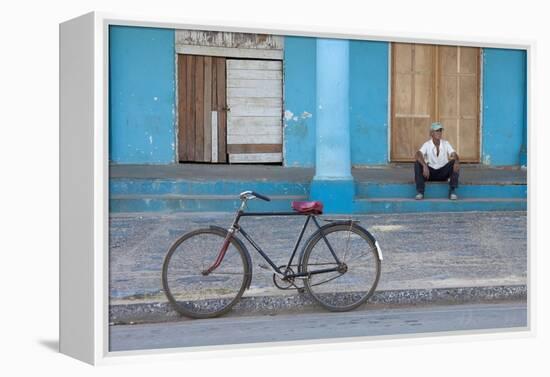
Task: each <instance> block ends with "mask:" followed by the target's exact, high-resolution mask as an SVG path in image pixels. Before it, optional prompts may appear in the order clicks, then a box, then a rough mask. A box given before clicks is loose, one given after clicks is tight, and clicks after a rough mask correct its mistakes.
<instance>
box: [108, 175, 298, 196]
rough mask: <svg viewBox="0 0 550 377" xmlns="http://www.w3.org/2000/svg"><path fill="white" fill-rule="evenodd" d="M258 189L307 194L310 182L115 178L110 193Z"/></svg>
mask: <svg viewBox="0 0 550 377" xmlns="http://www.w3.org/2000/svg"><path fill="white" fill-rule="evenodd" d="M247 190H251V191H257V192H259V193H261V194H264V195H268V196H272V195H274V196H285V195H293V196H307V195H308V193H309V181H308V182H290V181H267V180H190V179H136V178H114V179H113V178H112V179H111V180H110V181H109V193H110V194H111V195H217V196H219V195H233V196H234V197H235V198H237V197H238V196H239V194H240V193H241V192H243V191H247Z"/></svg>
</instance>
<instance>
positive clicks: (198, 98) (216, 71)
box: [178, 55, 227, 162]
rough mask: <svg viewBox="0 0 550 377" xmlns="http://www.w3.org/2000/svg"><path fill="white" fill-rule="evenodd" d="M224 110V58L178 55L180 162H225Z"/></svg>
mask: <svg viewBox="0 0 550 377" xmlns="http://www.w3.org/2000/svg"><path fill="white" fill-rule="evenodd" d="M218 78H220V79H219V80H218ZM225 107H226V106H225V58H213V57H208V56H196V55H178V156H179V157H178V158H179V161H181V162H226V161H227V157H226V138H225V128H226V125H225V116H224V112H225V110H224V109H225ZM213 119H214V120H215V122H216V124H215V125H214V128H213V123H212V120H213ZM214 149H215V150H214Z"/></svg>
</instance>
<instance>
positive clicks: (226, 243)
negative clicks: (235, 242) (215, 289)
mask: <svg viewBox="0 0 550 377" xmlns="http://www.w3.org/2000/svg"><path fill="white" fill-rule="evenodd" d="M235 230H236V229H235V227H234V226H232V227H231V228H230V229H229V231H228V232H227V235H226V236H225V239H224V240H223V244H222V247H221V249H220V252H219V253H218V256H217V257H216V260H215V261H214V264H212V265H211V266H210V267H208V268H207V269H206V270H204V271H201V274H202V275H203V276H207V275H208V274H210V273H211V272H212V271H214V270H215V269H216V268H218V267H219V266H220V264H221V263H222V261H223V258H224V257H225V253H226V252H227V249H229V244H230V243H231V238H233V234H234V233H235Z"/></svg>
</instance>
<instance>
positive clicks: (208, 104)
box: [202, 56, 212, 162]
mask: <svg viewBox="0 0 550 377" xmlns="http://www.w3.org/2000/svg"><path fill="white" fill-rule="evenodd" d="M203 103H204V112H203V120H204V135H203V136H204V140H203V159H202V161H204V162H212V57H210V56H205V57H204V96H203Z"/></svg>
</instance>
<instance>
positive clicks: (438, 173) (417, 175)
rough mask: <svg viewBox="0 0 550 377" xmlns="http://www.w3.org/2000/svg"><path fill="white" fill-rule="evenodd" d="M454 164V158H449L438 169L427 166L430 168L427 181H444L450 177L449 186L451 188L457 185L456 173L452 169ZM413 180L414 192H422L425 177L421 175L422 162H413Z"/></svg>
mask: <svg viewBox="0 0 550 377" xmlns="http://www.w3.org/2000/svg"><path fill="white" fill-rule="evenodd" d="M454 165H455V160H451V161H449V162H448V163H447V165H445V166H442V167H441V168H440V169H432V168H431V167H429V166H428V169H429V170H430V178H428V181H436V182H444V181H446V180H447V179H449V178H451V180H450V182H449V186H450V188H451V189H452V190H454V189H455V188H457V187H458V173H455V172H454V171H453V166H454ZM414 181H415V182H416V192H419V193H421V194H424V188H425V186H426V185H425V182H426V178H424V175H422V164H421V163H420V162H418V161H416V162H415V163H414Z"/></svg>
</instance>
